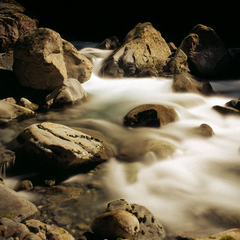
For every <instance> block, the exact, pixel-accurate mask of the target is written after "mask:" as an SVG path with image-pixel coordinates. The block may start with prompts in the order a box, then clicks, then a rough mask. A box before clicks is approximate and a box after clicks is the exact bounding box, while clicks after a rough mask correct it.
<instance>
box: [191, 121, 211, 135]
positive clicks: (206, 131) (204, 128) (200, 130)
mask: <svg viewBox="0 0 240 240" xmlns="http://www.w3.org/2000/svg"><path fill="white" fill-rule="evenodd" d="M192 133H193V134H197V135H199V136H201V137H212V136H213V134H214V132H213V129H212V128H211V127H210V126H209V125H208V124H205V123H203V124H201V125H200V126H199V127H196V128H193V129H192Z"/></svg>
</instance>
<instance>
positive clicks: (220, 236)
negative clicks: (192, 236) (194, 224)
mask: <svg viewBox="0 0 240 240" xmlns="http://www.w3.org/2000/svg"><path fill="white" fill-rule="evenodd" d="M198 239H199V240H210V239H215V240H240V228H233V229H228V230H226V231H223V232H220V233H217V234H214V235H212V236H210V237H206V238H198Z"/></svg>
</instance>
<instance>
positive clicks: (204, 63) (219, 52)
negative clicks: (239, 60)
mask: <svg viewBox="0 0 240 240" xmlns="http://www.w3.org/2000/svg"><path fill="white" fill-rule="evenodd" d="M179 48H180V49H181V50H182V51H183V52H184V53H186V55H187V56H188V60H189V68H190V70H191V73H192V74H198V75H199V76H204V77H215V76H218V75H219V74H220V73H221V72H222V71H223V69H225V68H227V67H228V65H229V63H230V61H231V59H232V57H231V55H230V53H229V51H228V49H227V47H226V46H225V45H224V44H223V42H222V41H221V39H220V38H219V37H218V35H217V34H216V32H215V31H214V30H213V29H212V28H210V27H207V26H204V25H202V24H198V25H197V26H195V27H194V28H193V29H192V30H191V31H190V33H189V34H188V36H187V37H185V38H184V39H183V41H182V43H181V45H180V47H179Z"/></svg>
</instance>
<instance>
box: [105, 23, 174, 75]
mask: <svg viewBox="0 0 240 240" xmlns="http://www.w3.org/2000/svg"><path fill="white" fill-rule="evenodd" d="M171 54H172V53H171V50H170V48H169V46H168V44H167V43H166V41H165V40H164V39H163V37H162V36H161V33H160V32H159V31H157V30H156V29H155V28H154V27H153V26H152V24H151V23H149V22H146V23H143V24H141V23H139V24H137V25H136V26H135V28H133V29H132V30H131V31H130V32H129V33H128V34H127V35H126V37H125V39H124V40H123V43H122V44H121V46H120V47H119V48H117V49H116V50H115V51H114V52H113V53H112V54H111V55H110V56H109V57H108V58H107V59H106V60H105V62H104V63H103V65H102V68H101V72H102V75H103V76H104V77H144V76H147V75H152V76H158V75H159V74H161V73H162V72H163V69H164V67H165V66H166V64H167V62H168V61H169V59H168V58H169V56H170V55H171Z"/></svg>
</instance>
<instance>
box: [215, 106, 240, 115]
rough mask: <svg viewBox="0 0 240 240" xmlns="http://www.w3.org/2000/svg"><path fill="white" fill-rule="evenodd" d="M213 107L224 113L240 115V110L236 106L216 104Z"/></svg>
mask: <svg viewBox="0 0 240 240" xmlns="http://www.w3.org/2000/svg"><path fill="white" fill-rule="evenodd" d="M212 109H214V110H216V111H217V112H219V113H221V114H222V115H240V111H239V110H237V109H235V108H230V107H224V106H219V105H215V106H213V107H212Z"/></svg>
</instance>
